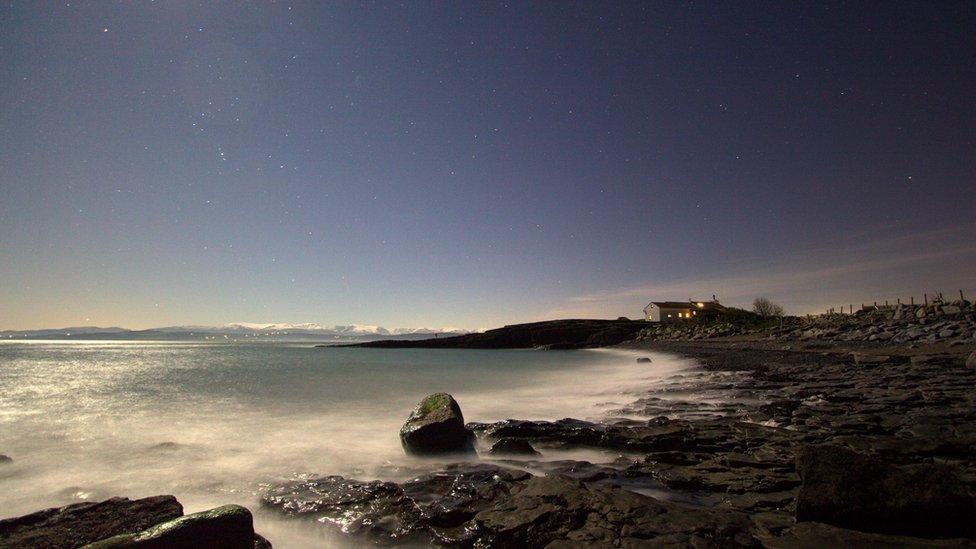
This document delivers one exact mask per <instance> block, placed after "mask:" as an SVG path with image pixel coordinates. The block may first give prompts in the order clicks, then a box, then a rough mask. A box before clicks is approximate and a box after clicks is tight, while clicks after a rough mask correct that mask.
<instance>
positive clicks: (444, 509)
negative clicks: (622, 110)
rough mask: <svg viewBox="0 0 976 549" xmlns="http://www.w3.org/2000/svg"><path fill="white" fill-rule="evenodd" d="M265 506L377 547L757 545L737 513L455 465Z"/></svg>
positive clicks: (272, 494)
mask: <svg viewBox="0 0 976 549" xmlns="http://www.w3.org/2000/svg"><path fill="white" fill-rule="evenodd" d="M264 502H265V504H266V505H268V506H270V507H272V508H277V509H279V510H281V511H283V512H285V513H286V514H289V515H292V516H303V517H307V518H310V519H314V520H316V521H317V522H318V523H319V524H323V525H329V526H331V527H333V528H336V529H338V530H339V531H341V532H343V533H346V534H348V535H350V536H354V537H359V538H362V539H365V540H367V541H369V542H371V543H381V544H388V543H416V544H429V543H434V544H446V545H463V546H472V545H474V546H497V547H514V546H532V547H543V546H551V547H559V546H565V547H578V546H580V545H587V544H589V545H597V546H610V545H614V544H616V546H621V545H622V546H627V545H628V544H630V545H635V544H644V545H646V544H651V545H653V544H655V543H657V544H672V545H695V546H699V547H754V546H756V545H757V542H756V540H755V538H754V536H753V525H752V523H751V522H750V521H749V519H748V518H747V517H746V515H745V514H743V513H738V512H734V511H730V510H711V509H697V508H691V507H685V506H681V505H678V504H675V503H670V502H666V501H659V500H656V499H654V498H651V497H647V496H643V495H640V494H636V493H633V492H629V491H627V490H623V489H620V488H617V487H610V486H602V485H587V484H584V483H582V482H580V481H578V480H575V479H572V478H569V477H565V476H561V475H554V476H548V477H533V476H531V475H529V474H527V473H524V472H520V471H514V470H510V469H504V468H498V467H493V466H489V465H464V464H461V465H457V466H455V467H452V468H449V469H446V470H444V471H439V472H436V473H431V474H429V475H425V476H422V477H419V478H417V479H415V480H412V481H410V482H406V483H402V484H395V483H392V482H380V481H373V482H360V481H355V480H349V479H344V478H342V477H325V478H323V479H318V480H313V481H306V482H297V483H290V484H286V485H282V486H279V487H276V488H273V489H271V490H270V491H269V492H268V494H266V495H265V497H264Z"/></svg>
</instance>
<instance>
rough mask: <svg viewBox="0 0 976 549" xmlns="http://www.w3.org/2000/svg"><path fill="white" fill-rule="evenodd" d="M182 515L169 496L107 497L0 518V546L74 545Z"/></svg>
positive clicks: (78, 545)
mask: <svg viewBox="0 0 976 549" xmlns="http://www.w3.org/2000/svg"><path fill="white" fill-rule="evenodd" d="M181 515H183V506H182V505H180V503H179V502H178V501H176V498H174V497H173V496H153V497H148V498H143V499H137V500H130V499H128V498H111V499H107V500H105V501H97V502H96V501H91V502H84V503H75V504H72V505H68V506H65V507H54V508H51V509H45V510H43V511H37V512H35V513H31V514H29V515H24V516H22V517H16V518H9V519H5V520H0V547H59V548H62V547H63V548H74V547H81V546H83V545H86V544H89V543H92V542H95V541H98V540H102V539H105V538H108V537H112V536H115V535H118V534H124V533H128V532H138V531H140V530H145V529H146V528H149V527H151V526H153V525H155V524H159V523H160V522H166V521H168V520H172V519H175V518H177V517H179V516H181Z"/></svg>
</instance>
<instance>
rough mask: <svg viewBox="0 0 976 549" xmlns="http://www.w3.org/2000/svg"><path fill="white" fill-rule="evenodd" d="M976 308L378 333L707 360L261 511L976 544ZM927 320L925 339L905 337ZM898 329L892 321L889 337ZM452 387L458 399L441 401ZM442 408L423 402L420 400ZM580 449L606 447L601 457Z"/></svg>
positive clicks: (28, 529)
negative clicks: (458, 333) (598, 411)
mask: <svg viewBox="0 0 976 549" xmlns="http://www.w3.org/2000/svg"><path fill="white" fill-rule="evenodd" d="M966 311H967V312H966V313H965V315H964V316H961V317H953V318H950V319H944V318H939V319H936V320H934V321H932V322H922V323H920V326H921V327H918V326H916V325H914V324H911V325H906V324H905V323H901V324H897V325H894V324H892V321H891V320H890V319H884V318H882V317H880V316H878V317H877V318H875V319H874V320H870V319H867V320H865V319H862V320H859V321H857V322H854V320H856V319H836V320H835V322H845V323H847V325H846V327H845V328H843V329H836V328H833V327H828V328H824V327H823V326H820V327H816V326H818V325H814V326H815V327H814V328H811V327H810V325H808V324H797V325H788V326H779V325H777V326H773V327H770V326H766V327H764V328H758V329H753V328H749V329H742V328H741V327H740V328H734V329H730V328H728V327H725V326H723V325H720V324H697V325H696V324H686V325H673V326H665V325H657V326H650V327H648V325H646V324H642V325H638V323H636V322H634V321H623V320H620V321H585V320H584V321H579V320H571V321H553V322H547V323H536V324H530V325H517V326H510V327H505V328H501V329H499V330H495V331H491V332H486V333H487V334H488V335H477V336H473V337H466V336H462V337H461V338H460V339H453V340H451V339H439V340H436V342H435V341H434V340H431V341H427V342H419V343H418V342H410V343H408V344H404V345H401V344H400V343H399V342H391V343H384V344H379V345H375V344H370V345H369V346H380V347H399V346H409V347H418V346H419V347H434V348H437V347H445V346H447V347H449V346H458V347H480V348H484V347H489V348H494V347H522V348H526V347H535V348H539V349H551V350H552V351H551V352H561V351H558V349H564V348H574V347H601V346H604V347H611V348H620V349H627V350H629V351H634V352H636V354H635V355H634V356H640V357H642V358H641V359H639V360H638V361H637V362H636V363H635V364H634V368H643V369H647V370H648V371H653V368H654V367H655V364H654V361H655V357H660V356H661V355H658V354H657V353H668V354H672V355H680V356H683V357H687V358H691V359H694V360H695V361H696V363H697V366H695V367H693V368H691V369H688V370H683V371H681V372H680V373H679V374H678V375H675V376H673V379H667V380H665V381H664V382H662V383H660V384H657V385H654V386H653V387H648V389H647V390H646V391H644V392H643V393H642V394H639V395H633V396H630V397H629V398H628V399H627V400H631V401H632V402H629V403H627V404H624V405H622V406H621V407H620V408H619V409H617V410H614V411H612V412H610V413H609V414H608V416H607V417H606V418H604V419H603V420H600V421H584V420H580V419H572V418H567V419H563V420H559V421H528V420H519V419H511V420H506V421H499V422H493V423H479V422H471V421H469V422H468V423H464V418H463V416H462V415H461V410H460V409H458V410H456V411H455V410H451V411H449V412H447V415H448V416H450V417H449V418H448V419H450V420H451V421H452V422H453V423H452V426H451V429H452V431H451V432H452V433H453V434H454V435H456V438H457V439H458V444H459V445H460V447H463V451H461V452H460V453H458V454H445V455H439V456H436V459H433V460H431V462H430V464H431V465H430V466H429V467H417V468H416V469H415V470H414V469H409V467H405V466H403V465H402V464H391V467H394V468H396V469H397V471H398V475H397V478H406V477H409V478H411V480H408V481H397V482H390V481H384V480H374V479H370V478H366V479H351V478H345V477H340V476H326V477H321V478H308V479H300V480H296V481H293V482H288V483H284V484H279V485H273V486H269V487H267V489H266V490H265V491H264V492H263V493H262V494H261V502H262V504H261V507H262V508H261V512H262V513H271V514H276V515H281V516H286V517H293V518H295V519H296V520H305V521H307V525H308V527H309V528H325V529H328V530H329V531H333V532H338V533H339V534H340V535H342V536H343V537H345V538H348V540H349V542H350V543H351V544H361V543H376V544H410V545H431V544H433V545H447V546H460V547H471V546H492V547H495V546H497V547H509V546H540V547H541V546H545V547H570V546H572V547H576V546H581V545H585V546H596V547H626V546H664V545H667V546H679V547H683V546H688V547H691V546H694V547H758V546H765V547H837V546H872V547H875V546H887V547H967V546H973V545H976V526H974V525H976V520H974V519H976V505H974V498H973V496H974V493H976V392H974V391H973V387H976V368H974V364H973V362H976V358H974V357H976V340H974V339H973V333H974V328H976V325H974V321H973V319H972V312H971V306H969V309H966ZM638 328H640V329H638ZM913 330H917V331H918V335H911V341H899V342H895V341H892V340H894V339H898V338H902V337H903V335H905V334H909V335H910V334H913V333H914V332H913ZM727 332H731V333H727ZM879 333H881V334H890V335H884V336H883V337H881V338H878V337H874V338H873V339H871V337H872V336H875V335H877V334H879ZM540 352H549V351H540ZM645 356H646V358H645ZM440 401H444V402H448V401H449V402H453V399H443V398H442V397H441V396H437V398H435V399H434V400H433V401H431V402H440ZM459 404H460V407H462V408H463V406H464V402H460V403H459ZM431 406H432V405H431V404H430V403H428V402H425V403H421V405H418V410H417V411H415V415H417V416H418V417H421V416H423V415H424V414H426V413H430V412H431V410H429V409H428V408H430V407H431ZM412 417H413V416H412ZM442 419H443V418H442ZM442 419H439V420H438V421H442ZM469 419H477V418H469ZM435 424H436V422H435ZM459 429H461V430H460V431H459ZM465 431H466V432H467V433H469V434H470V435H471V437H472V439H471V440H470V441H469V440H465V435H464V434H463V433H464V432H465ZM403 433H404V431H401V438H403V437H404V435H403ZM391 435H392V434H391ZM434 440H436V441H440V440H441V439H434ZM406 447H407V445H406V443H405V448H406ZM580 450H583V451H585V452H586V453H587V455H588V456H600V457H586V458H585V459H586V460H584V459H583V458H581V457H579V454H576V453H574V452H578V451H580ZM326 473H328V472H327V471H326ZM110 501H114V500H110ZM142 501H143V500H138V501H136V502H133V504H129V503H126V502H117V501H116V502H114V503H111V504H109V503H108V502H104V503H100V504H98V505H99V506H101V507H98V506H95V507H93V506H91V505H90V504H79V505H80V506H81V507H77V506H75V507H72V508H64V509H60V510H49V511H44V512H41V513H39V514H35V515H38V516H40V515H43V517H44V520H45V521H46V522H42V523H38V522H37V521H36V520H34V518H31V517H35V515H29V516H27V517H21V518H19V519H11V520H8V521H0V546H3V545H4V541H5V540H6V541H10V540H11V539H20V540H29V539H47V540H57V539H60V538H58V536H62V535H67V534H64V532H77V531H78V524H79V523H78V520H81V524H85V521H86V520H87V521H94V520H100V517H99V515H98V514H97V513H103V514H104V513H105V512H111V513H116V514H117V515H118V516H119V517H120V518H119V519H118V521H119V522H120V523H123V522H126V523H128V522H131V523H133V524H131V525H126V526H125V528H128V529H129V530H120V531H119V532H103V533H101V534H99V536H101V535H102V534H107V533H111V534H112V535H116V534H120V533H123V532H128V531H131V530H133V529H142V528H146V527H147V526H146V524H155V522H153V521H157V520H158V518H157V517H156V515H155V514H152V515H151V516H147V517H146V519H145V520H143V516H142V515H139V514H133V513H134V512H132V511H127V509H130V508H137V509H138V508H139V505H142V503H140V502H142ZM174 501H175V500H174ZM171 503H172V502H171ZM86 505H88V507H85V506H86ZM106 505H108V506H107V507H106ZM154 505H156V504H155V503H154ZM171 506H172V505H171ZM177 506H178V504H177ZM106 508H107V509H109V510H110V511H100V509H106ZM153 509H154V511H153V512H156V511H155V507H153ZM231 511H233V512H232V513H230V515H228V516H234V517H239V518H240V520H239V521H238V522H240V525H239V526H238V527H236V528H237V530H235V531H237V532H238V535H239V537H240V539H241V540H242V541H241V542H240V546H241V547H244V546H247V547H250V546H256V547H266V546H267V545H266V544H267V542H266V541H264V540H263V539H262V538H260V536H256V535H255V534H254V532H253V528H252V527H251V523H250V515H249V514H246V510H243V511H241V510H240V509H234V510H231ZM92 513H96V514H92ZM140 513H144V514H145V513H147V512H143V511H140ZM222 513H224V514H225V515H226V511H224V512H222ZM157 514H158V513H157ZM170 514H171V515H172V517H171V516H169V514H167V516H166V517H165V518H167V519H172V518H173V517H176V518H179V515H180V513H178V512H175V511H174V512H173V513H170ZM89 515H90V516H89ZM214 516H215V517H217V518H221V517H222V516H224V515H221V514H219V513H218V514H217V515H214ZM79 517H81V519H79ZM86 517H87V518H86ZM35 518H36V517H35ZM123 519H124V520H123ZM194 520H195V521H196V522H193V521H187V520H186V519H183V522H182V523H179V524H181V525H183V531H184V532H190V534H189V535H195V534H193V533H192V532H193V531H192V530H187V528H188V527H189V526H192V525H202V526H200V527H202V528H210V531H211V532H213V533H214V535H218V536H219V535H221V532H225V531H227V530H224V529H225V528H226V526H225V525H223V524H222V523H220V522H219V520H213V517H211V516H210V515H206V516H204V517H200V518H195V519H194ZM235 520H237V519H235ZM72 521H74V522H72ZM143 523H145V524H143ZM38 524H40V528H41V530H38V528H39V526H38ZM137 526H138V528H137ZM43 528H48V530H46V531H45V530H43ZM59 528H60V530H59ZM120 528H122V526H120ZM147 532H148V530H147ZM71 535H74V534H71ZM140 535H149V534H140ZM5 536H7V537H6V538H5ZM11 536H19V537H11ZM35 536H41V537H35ZM88 539H89V540H94V539H100V538H93V537H92V538H88ZM123 541H126V540H123ZM55 545H57V544H56V543H55ZM12 546H17V545H16V544H13V545H12ZM64 546H77V544H76V545H72V544H70V543H69V544H66V545H64ZM122 546H126V545H122Z"/></svg>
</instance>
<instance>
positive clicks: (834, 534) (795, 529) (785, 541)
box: [763, 522, 972, 549]
mask: <svg viewBox="0 0 976 549" xmlns="http://www.w3.org/2000/svg"><path fill="white" fill-rule="evenodd" d="M787 528H788V532H786V535H784V536H781V537H778V538H772V539H763V542H764V546H765V547H767V548H769V549H797V548H800V549H820V548H822V547H876V548H884V547H887V548H890V549H916V548H917V549H923V548H924V549H936V548H945V549H948V548H958V547H970V546H972V542H971V541H970V540H966V539H960V538H956V539H924V538H917V537H910V536H891V535H885V534H873V533H868V532H858V531H856V530H847V529H844V528H838V527H836V526H830V525H829V524H823V523H819V522H801V523H798V524H795V525H789V526H787Z"/></svg>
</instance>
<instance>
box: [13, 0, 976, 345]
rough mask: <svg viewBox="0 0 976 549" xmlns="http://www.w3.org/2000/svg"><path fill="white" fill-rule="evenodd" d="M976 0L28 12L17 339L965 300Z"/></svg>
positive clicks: (974, 279)
mask: <svg viewBox="0 0 976 549" xmlns="http://www.w3.org/2000/svg"><path fill="white" fill-rule="evenodd" d="M974 29H976V3H974V2H971V1H965V2H941V1H940V2H919V3H915V4H911V3H908V2H850V3H846V2H845V3H834V2H804V3H802V5H788V3H774V2H761V3H749V2H730V3H718V2H654V3H652V2H639V3H619V2H611V3H607V4H600V3H564V2H546V3H534V4H529V3H524V2H514V3H512V4H509V5H504V4H493V3H474V2H458V3H446V2H438V3H420V2H407V3H403V4H398V3H397V4H395V3H389V2H381V3H365V4H359V3H328V4H326V3H320V2H308V3H302V2H277V3H265V2H258V3H254V4H237V3H223V2H210V1H207V2H202V3H197V2H182V1H172V2H155V3H153V2H111V3H110V2H107V1H104V2H93V3H88V2H75V1H71V2H61V3H54V2H33V1H25V2H14V3H5V4H4V5H3V6H2V7H0V329H4V328H15V329H26V328H40V327H60V326H71V325H100V326H113V325H118V326H125V327H130V328H141V327H151V326H163V325H172V324H218V323H224V322H232V321H243V322H319V323H323V324H352V323H361V324H379V325H383V326H386V327H388V328H395V327H421V326H423V327H463V328H487V327H493V326H497V325H500V324H503V323H512V322H519V321H530V320H540V319H545V318H555V317H567V316H595V317H616V316H618V315H627V316H631V317H638V316H639V315H640V314H641V313H640V311H641V309H642V308H643V306H644V305H645V304H646V303H647V302H648V301H649V300H651V299H652V298H653V299H675V300H684V299H688V298H703V297H710V296H711V295H712V294H718V297H719V299H721V300H723V302H724V303H726V304H733V305H748V304H749V303H751V301H752V298H754V297H756V296H757V295H761V294H765V295H768V296H769V297H770V298H773V299H774V300H777V301H779V302H781V303H782V304H783V305H784V306H785V307H786V309H787V312H792V313H807V312H817V311H822V310H823V309H824V308H826V307H830V306H834V307H839V306H840V305H842V304H843V305H845V306H846V305H847V304H849V303H855V304H860V303H861V302H866V301H873V300H879V299H880V300H884V299H895V298H897V297H902V298H906V299H907V298H908V296H909V295H912V294H914V295H915V296H917V297H920V296H921V295H922V293H923V292H929V293H930V294H931V293H932V292H934V291H939V290H941V291H944V292H946V293H947V294H953V295H958V291H959V290H960V289H964V290H966V291H968V292H976V225H974V219H973V212H974V207H976V199H974V198H976V31H974Z"/></svg>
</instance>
